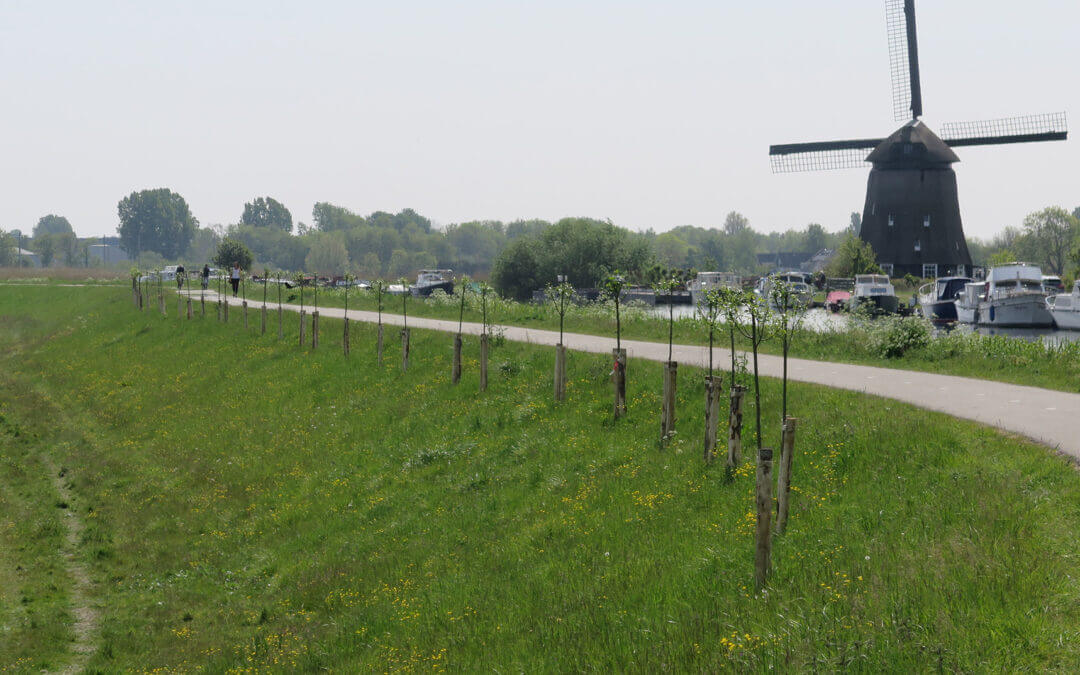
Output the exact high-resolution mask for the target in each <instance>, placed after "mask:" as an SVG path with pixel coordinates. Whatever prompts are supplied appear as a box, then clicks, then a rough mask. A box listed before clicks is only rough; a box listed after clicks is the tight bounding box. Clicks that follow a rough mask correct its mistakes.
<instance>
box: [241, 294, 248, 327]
mask: <svg viewBox="0 0 1080 675" xmlns="http://www.w3.org/2000/svg"><path fill="white" fill-rule="evenodd" d="M241 304H243V306H244V330H247V329H248V312H247V300H244V301H243V303H241Z"/></svg>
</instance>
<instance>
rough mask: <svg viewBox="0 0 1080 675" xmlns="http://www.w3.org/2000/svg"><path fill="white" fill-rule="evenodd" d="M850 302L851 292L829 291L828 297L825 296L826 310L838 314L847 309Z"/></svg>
mask: <svg viewBox="0 0 1080 675" xmlns="http://www.w3.org/2000/svg"><path fill="white" fill-rule="evenodd" d="M850 301H851V291H829V293H828V295H826V296H825V309H827V310H829V311H830V312H832V313H833V314H836V313H837V312H842V311H844V310H845V309H847V305H848V303H849V302H850Z"/></svg>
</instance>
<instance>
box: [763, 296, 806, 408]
mask: <svg viewBox="0 0 1080 675" xmlns="http://www.w3.org/2000/svg"><path fill="white" fill-rule="evenodd" d="M769 300H770V301H771V302H772V304H773V306H774V307H775V308H776V315H775V318H776V331H777V332H778V333H779V334H780V342H781V349H782V352H783V358H784V374H783V384H782V391H783V394H782V395H781V398H782V401H783V404H782V406H781V414H780V419H781V420H786V419H787V416H788V414H787V385H788V351H789V349H790V347H791V340H792V337H793V336H794V335H795V333H796V332H797V331H798V330H799V327H800V326H801V325H802V320H803V318H804V316H805V313H806V305H805V304H804V303H803V302H801V301H800V300H799V298H798V295H797V294H796V293H795V290H794V289H793V288H792V287H791V284H789V283H787V282H785V281H780V280H779V279H777V280H776V281H775V282H774V283H773V286H772V289H771V291H770V293H769Z"/></svg>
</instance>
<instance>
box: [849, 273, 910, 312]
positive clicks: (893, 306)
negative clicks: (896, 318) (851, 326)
mask: <svg viewBox="0 0 1080 675" xmlns="http://www.w3.org/2000/svg"><path fill="white" fill-rule="evenodd" d="M848 308H849V309H851V311H853V312H856V311H861V312H869V313H870V314H874V315H877V314H896V313H897V312H899V311H900V299H899V298H897V297H896V289H895V288H893V285H892V282H890V281H889V277H887V276H885V275H884V274H856V275H855V292H854V293H853V294H852V296H851V300H850V301H849V302H848Z"/></svg>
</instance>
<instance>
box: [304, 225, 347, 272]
mask: <svg viewBox="0 0 1080 675" xmlns="http://www.w3.org/2000/svg"><path fill="white" fill-rule="evenodd" d="M304 267H305V268H306V269H309V270H311V271H312V272H315V273H317V274H323V275H334V274H342V273H344V272H345V271H347V270H348V269H349V252H348V251H347V250H345V239H344V237H343V236H342V234H341V233H340V232H326V233H321V234H319V235H316V236H315V237H314V238H313V239H312V242H311V250H310V251H308V254H307V258H305V259H304Z"/></svg>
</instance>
